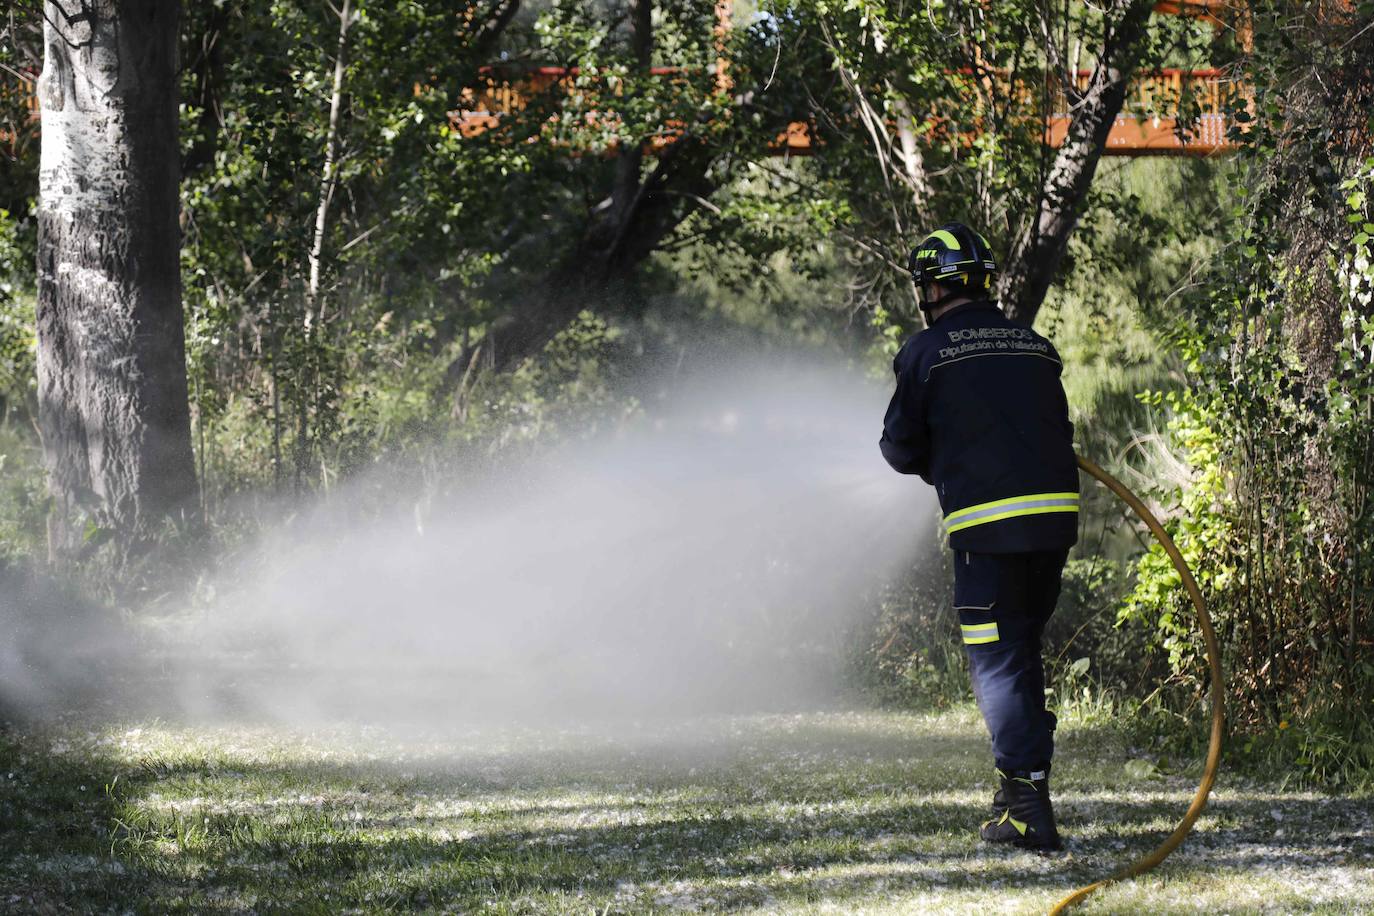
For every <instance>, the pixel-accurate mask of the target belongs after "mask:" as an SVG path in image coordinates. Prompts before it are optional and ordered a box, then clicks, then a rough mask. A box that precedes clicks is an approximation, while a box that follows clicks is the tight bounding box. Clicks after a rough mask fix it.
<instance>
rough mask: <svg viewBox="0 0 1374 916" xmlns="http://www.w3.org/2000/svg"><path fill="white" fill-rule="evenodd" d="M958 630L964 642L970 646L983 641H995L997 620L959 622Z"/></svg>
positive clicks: (996, 637) (980, 643)
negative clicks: (988, 621)
mask: <svg viewBox="0 0 1374 916" xmlns="http://www.w3.org/2000/svg"><path fill="white" fill-rule="evenodd" d="M959 630H960V631H961V632H962V634H963V637H964V643H965V644H966V645H970V646H977V645H982V644H983V643H989V642H997V639H998V636H997V621H995V620H994V621H993V622H992V623H974V624H967V623H964V624H960V625H959Z"/></svg>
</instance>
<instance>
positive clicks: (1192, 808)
mask: <svg viewBox="0 0 1374 916" xmlns="http://www.w3.org/2000/svg"><path fill="white" fill-rule="evenodd" d="M1078 466H1079V467H1080V468H1082V469H1083V470H1084V471H1086V472H1087V473H1089V474H1091V475H1092V476H1093V477H1095V478H1097V479H1098V480H1099V481H1101V482H1102V483H1103V484H1104V485H1105V486H1106V487H1107V489H1109V490H1111V491H1112V492H1113V493H1115V494H1116V495H1117V496H1119V497H1120V498H1121V500H1122V501H1123V502H1124V503H1126V505H1128V506H1130V507H1131V508H1132V509H1133V510H1134V511H1135V514H1136V515H1138V516H1140V520H1141V521H1143V522H1144V523H1145V524H1146V526H1147V527H1148V528H1149V529H1150V533H1151V534H1153V535H1154V536H1155V540H1157V541H1159V543H1160V546H1162V547H1163V548H1164V552H1165V553H1167V554H1168V555H1169V559H1170V560H1172V561H1173V563H1174V568H1175V569H1177V570H1178V574H1179V577H1180V578H1181V579H1182V580H1183V588H1184V590H1185V591H1187V592H1188V597H1189V598H1191V599H1192V601H1193V607H1195V608H1197V617H1198V625H1199V626H1200V627H1201V628H1202V639H1203V641H1204V642H1205V643H1206V644H1207V667H1208V668H1209V669H1210V670H1211V675H1212V738H1211V742H1210V743H1209V744H1208V746H1207V765H1206V766H1204V767H1203V769H1202V782H1201V783H1199V784H1198V787H1197V794H1196V795H1194V796H1193V803H1192V804H1191V805H1189V806H1188V810H1187V812H1186V813H1185V814H1184V815H1183V820H1181V821H1179V822H1178V826H1177V827H1175V828H1174V832H1173V833H1171V834H1169V836H1168V837H1167V838H1165V840H1164V842H1163V843H1160V844H1159V847H1158V848H1156V849H1155V850H1154V851H1153V852H1150V853H1149V854H1148V855H1145V856H1143V857H1142V858H1140V859H1139V860H1137V861H1135V862H1132V863H1131V864H1130V865H1127V866H1126V867H1125V868H1123V869H1121V870H1120V871H1118V872H1117V873H1116V874H1114V875H1111V876H1110V877H1107V878H1103V879H1102V880H1101V881H1097V882H1095V883H1093V884H1089V885H1087V886H1086V887H1080V888H1079V889H1078V890H1076V891H1074V892H1073V893H1072V894H1069V896H1067V897H1065V898H1064V899H1063V900H1061V901H1059V902H1058V903H1057V904H1055V905H1054V909H1052V910H1050V916H1057V914H1059V913H1063V912H1064V911H1066V910H1068V909H1069V908H1070V907H1072V906H1074V905H1075V904H1078V903H1081V902H1082V901H1083V899H1084V898H1086V897H1087V896H1088V895H1089V894H1091V893H1092V892H1093V891H1095V890H1097V889H1098V888H1100V887H1106V886H1107V885H1108V884H1111V883H1112V882H1114V881H1122V880H1124V879H1126V878H1134V877H1136V876H1137V875H1143V874H1144V873H1145V872H1147V871H1149V870H1150V869H1152V868H1154V867H1155V866H1156V865H1158V864H1159V863H1161V862H1163V861H1164V860H1165V859H1166V858H1167V857H1168V855H1169V853H1171V852H1173V851H1174V850H1175V849H1177V848H1178V846H1179V844H1180V843H1182V842H1183V839H1184V837H1186V836H1187V835H1188V833H1189V831H1191V830H1192V829H1193V823H1194V822H1195V821H1196V820H1197V819H1198V816H1199V815H1200V814H1202V809H1203V808H1205V807H1206V806H1207V796H1208V795H1209V794H1211V791H1212V785H1213V784H1214V783H1215V782H1216V781H1217V768H1218V767H1220V766H1221V732H1222V726H1223V724H1224V723H1225V718H1226V712H1225V708H1224V706H1225V698H1224V696H1223V688H1222V677H1221V650H1220V649H1219V648H1218V647H1217V635H1216V633H1215V631H1213V629H1212V618H1211V617H1209V616H1208V615H1207V605H1206V604H1204V603H1203V600H1202V591H1201V590H1200V589H1199V588H1198V587H1197V581H1196V580H1194V579H1193V573H1192V570H1190V569H1189V568H1188V564H1187V562H1185V561H1184V559H1183V554H1181V553H1179V551H1178V547H1176V546H1175V545H1174V541H1173V539H1172V538H1170V537H1169V534H1168V532H1166V531H1165V530H1164V526H1163V525H1161V524H1160V523H1159V519H1157V518H1155V517H1154V514H1153V513H1152V512H1150V510H1149V509H1147V508H1146V507H1145V504H1144V503H1143V502H1141V501H1140V498H1139V497H1137V496H1136V495H1135V494H1134V493H1132V492H1131V491H1130V490H1128V489H1126V486H1125V484H1123V483H1122V482H1121V481H1119V480H1117V479H1116V478H1115V477H1113V476H1112V475H1110V474H1108V473H1107V472H1106V471H1104V470H1102V469H1101V468H1100V467H1098V466H1097V465H1096V464H1093V463H1092V462H1091V461H1089V460H1088V459H1087V458H1084V457H1083V456H1082V455H1079V456H1078Z"/></svg>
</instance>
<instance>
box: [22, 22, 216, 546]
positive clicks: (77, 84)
mask: <svg viewBox="0 0 1374 916" xmlns="http://www.w3.org/2000/svg"><path fill="white" fill-rule="evenodd" d="M178 15H179V9H178V3H177V2H175V0H48V2H46V3H45V4H44V17H45V20H46V23H45V26H44V49H45V55H44V58H45V59H44V64H43V74H42V76H41V77H40V79H39V86H38V96H39V102H40V104H41V106H42V118H43V121H42V124H43V128H42V158H41V164H40V173H39V205H38V233H39V239H38V394H39V423H40V428H41V430H42V434H43V451H44V457H45V461H46V464H47V469H48V486H49V490H50V492H51V494H52V497H53V508H52V512H51V515H50V519H49V529H48V533H49V550H50V552H51V553H52V555H53V556H54V557H55V558H62V557H66V556H71V555H72V554H73V553H75V552H76V550H77V548H79V547H80V546H81V541H82V531H83V527H85V526H86V525H88V524H90V523H91V522H94V523H95V524H96V525H98V526H100V527H102V528H106V529H110V530H112V531H113V533H114V534H115V536H116V537H117V539H118V540H119V541H120V543H121V545H122V546H123V547H124V548H125V549H126V550H127V549H129V548H133V547H136V546H138V545H139V544H141V543H145V542H146V538H147V537H148V536H149V535H150V534H152V533H153V531H154V529H155V528H156V526H158V525H159V524H161V523H162V521H163V520H164V519H166V518H168V517H172V518H181V517H183V516H185V515H186V514H187V513H190V512H193V511H194V506H195V498H194V497H195V490H196V478H195V468H194V464H193V461H192V455H191V427H190V416H189V409H188V405H187V391H186V354H185V339H184V331H183V328H182V309H181V274H180V264H179V249H180V230H179V227H178V223H177V219H178V200H177V184H178V151H177V92H176V86H177V72H176V69H177V65H176V49H177V20H178Z"/></svg>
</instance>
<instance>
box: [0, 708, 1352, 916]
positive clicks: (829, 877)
mask: <svg viewBox="0 0 1374 916" xmlns="http://www.w3.org/2000/svg"><path fill="white" fill-rule="evenodd" d="M60 735H61V733H60V732H41V731H36V732H25V733H23V734H11V735H9V736H4V735H0V850H3V852H4V855H3V858H0V910H8V911H13V912H70V911H73V910H75V911H86V912H107V911H120V912H122V911H125V910H128V909H133V910H135V911H138V912H157V913H162V912H176V911H183V912H197V913H201V912H246V911H248V910H250V909H251V910H256V911H258V912H264V911H269V912H270V911H285V910H289V911H292V912H302V911H305V912H308V911H312V910H314V911H319V912H336V911H338V910H341V909H350V908H359V909H363V910H367V911H374V910H386V909H392V910H402V911H406V910H414V909H426V908H440V909H445V910H450V911H451V910H459V911H464V912H469V911H497V912H500V911H507V912H548V911H556V910H566V911H573V912H589V911H592V910H595V911H596V912H603V911H604V910H606V908H607V907H608V906H609V907H610V911H611V912H628V911H643V910H644V909H646V908H648V909H652V908H656V907H661V908H670V907H674V906H678V907H699V908H705V909H712V910H734V909H746V908H749V907H754V906H758V905H761V904H764V903H768V902H770V901H771V904H772V905H781V906H787V905H800V904H803V903H807V902H818V901H822V900H824V901H826V902H828V903H832V904H836V905H844V904H846V903H858V902H860V901H862V900H865V899H869V898H875V897H880V896H881V895H888V894H897V893H900V894H917V895H921V894H930V895H941V894H964V895H973V896H975V897H976V896H977V895H979V894H983V893H989V894H992V893H996V894H999V895H1005V894H1007V893H1008V892H1011V891H1019V892H1023V893H1025V894H1029V895H1038V894H1041V893H1046V894H1053V893H1058V892H1061V891H1063V890H1064V888H1066V887H1068V886H1069V885H1073V884H1078V883H1081V882H1084V881H1086V880H1089V879H1093V878H1097V877H1101V876H1102V875H1103V874H1105V873H1107V872H1109V871H1111V870H1114V869H1115V868H1116V867H1118V866H1119V865H1121V864H1124V863H1125V862H1127V861H1129V860H1130V859H1132V858H1133V857H1135V856H1137V855H1139V854H1140V853H1142V852H1144V851H1146V850H1147V849H1149V848H1151V847H1152V846H1153V845H1154V844H1155V843H1157V842H1158V840H1159V839H1161V838H1162V836H1163V833H1164V831H1163V830H1161V829H1160V826H1159V825H1160V821H1161V818H1163V819H1165V820H1172V818H1174V817H1176V816H1177V815H1178V814H1180V813H1181V811H1182V807H1183V805H1182V803H1181V798H1182V794H1181V793H1179V792H1177V791H1166V790H1164V789H1158V790H1153V794H1151V795H1148V796H1146V797H1143V798H1142V797H1132V796H1131V795H1129V794H1124V795H1123V798H1122V799H1121V800H1119V801H1118V800H1113V801H1097V800H1093V799H1084V798H1082V797H1079V798H1075V797H1074V796H1073V793H1072V792H1071V791H1070V792H1068V793H1066V794H1065V800H1066V802H1067V804H1066V806H1065V811H1066V815H1067V816H1066V817H1065V818H1064V820H1065V826H1066V828H1067V829H1068V831H1069V832H1070V834H1071V836H1073V835H1074V834H1075V833H1078V834H1079V835H1078V836H1073V838H1072V839H1071V851H1072V853H1073V855H1072V856H1071V857H1070V858H1068V859H1061V860H1044V859H1038V858H1036V857H1033V856H1030V855H1028V854H1025V853H1016V852H1009V851H1002V850H992V849H988V848H986V847H982V846H980V845H979V844H978V843H977V841H976V840H975V839H974V835H973V832H972V828H973V827H974V826H975V824H976V821H977V820H978V819H979V818H980V817H981V816H982V813H983V812H982V810H980V809H979V808H975V807H971V806H970V805H969V804H968V802H967V801H966V799H967V796H968V793H969V790H970V788H971V787H970V775H969V774H968V773H966V772H964V771H965V770H966V767H967V765H968V764H967V761H968V760H969V759H970V758H972V757H976V756H977V755H979V754H981V753H983V751H984V742H983V740H982V738H981V736H980V735H977V734H970V735H968V736H967V737H960V736H952V735H934V736H925V737H922V736H919V735H913V736H912V737H911V738H910V739H907V740H896V739H893V737H892V734H891V731H890V730H885V731H884V732H883V733H882V734H879V735H869V736H865V735H864V734H862V730H856V729H855V728H853V727H850V726H835V727H831V726H826V725H824V724H822V725H820V726H818V727H810V728H807V729H804V730H798V731H797V732H796V733H794V734H793V733H783V734H773V733H769V734H765V735H761V736H759V737H758V738H757V739H753V740H750V741H746V742H744V743H741V744H738V745H736V746H735V748H734V751H733V752H732V751H731V750H730V749H729V748H717V749H716V751H715V752H713V753H712V754H710V755H708V756H707V757H706V758H705V759H704V760H703V759H699V758H682V757H676V758H675V757H672V756H671V755H665V753H664V752H663V749H662V748H660V749H659V751H658V752H655V753H649V754H643V755H638V756H634V757H633V758H632V759H631V760H630V761H629V762H628V763H627V762H626V761H624V760H621V761H619V762H617V761H615V760H607V757H606V754H605V752H604V751H602V752H583V751H578V750H573V749H565V750H560V751H553V752H543V753H540V754H538V755H530V754H529V753H525V752H512V753H510V754H503V753H501V752H498V751H490V752H480V751H472V752H469V753H468V754H467V755H464V754H458V755H456V756H455V757H450V758H445V759H439V758H435V759H433V760H429V761H420V762H417V761H413V760H412V761H407V762H406V765H405V768H404V769H402V768H401V767H400V766H399V765H393V764H385V763H377V764H368V763H362V764H349V763H336V762H329V761H321V760H311V759H302V760H300V761H297V762H292V761H285V762H279V763H257V762H248V761H243V760H238V759H233V758H232V757H224V758H220V759H211V758H204V759H172V760H165V759H163V760H158V759H149V760H144V761H141V762H136V763H135V765H133V766H131V765H130V763H129V761H128V760H119V759H116V757H115V756H113V755H112V754H110V753H107V752H105V751H102V750H100V746H98V745H97V746H96V748H95V749H94V750H87V751H84V752H79V753H78V752H57V753H54V751H53V744H54V742H55V741H60V740H61V737H60ZM866 737H867V738H872V739H874V740H872V741H869V740H866ZM917 749H919V750H920V754H919V755H917V754H914V753H912V752H913V751H915V750H917ZM770 751H771V752H773V753H774V754H775V755H776V756H777V758H778V759H779V760H781V761H782V762H781V763H778V764H776V765H770V764H768V763H767V761H766V758H767V757H768V756H769V752H770ZM907 761H909V762H910V764H909V765H910V766H911V767H912V768H913V772H911V773H910V774H909V779H910V782H905V781H903V779H902V776H903V768H904V762H907ZM918 764H919V765H920V766H922V767H924V769H923V770H922V771H921V772H920V773H919V774H918V773H916V772H914V767H915V766H917V765H918ZM493 768H494V771H493ZM409 771H418V772H409ZM9 774H13V775H12V776H11V775H9ZM627 780H628V782H627ZM918 780H919V782H920V783H924V785H922V784H918ZM942 784H943V785H950V786H952V787H958V788H957V790H956V792H957V796H956V797H957V800H955V799H951V798H950V797H948V796H941V795H940V794H939V793H938V792H932V789H933V788H934V787H935V786H936V785H942ZM1131 791H1132V792H1133V793H1134V794H1135V795H1136V796H1139V795H1140V794H1141V793H1140V787H1133V788H1132V790H1131ZM587 792H592V793H601V794H602V795H603V796H604V800H601V801H590V802H588V801H585V800H584V799H583V798H582V797H581V796H583V795H584V794H585V793H587ZM560 797H563V798H566V799H567V801H566V802H559V801H558V799H559V798H560ZM169 802H174V804H169ZM431 803H437V807H434V808H433V809H432V810H433V811H435V812H437V813H426V812H427V811H428V810H430V809H429V808H427V807H426V806H429V805H431ZM1274 804H1275V802H1274V800H1273V797H1272V796H1269V795H1266V796H1263V797H1259V798H1255V799H1248V800H1247V799H1245V798H1243V797H1236V796H1235V793H1228V797H1227V798H1226V800H1224V801H1221V802H1218V803H1216V804H1214V805H1213V806H1212V808H1210V809H1209V824H1208V828H1207V829H1208V831H1209V832H1208V834H1207V835H1206V836H1205V838H1200V841H1201V842H1203V844H1204V848H1206V854H1205V856H1187V857H1180V858H1177V859H1175V860H1173V861H1171V863H1170V865H1169V866H1168V870H1169V872H1170V874H1171V875H1172V876H1174V877H1182V876H1188V875H1198V874H1201V875H1211V874H1225V873H1228V872H1240V871H1245V870H1247V869H1251V868H1254V867H1257V866H1261V865H1265V864H1267V863H1272V861H1274V860H1275V859H1279V858H1283V857H1285V856H1291V855H1292V854H1293V846H1294V844H1295V843H1299V842H1300V841H1299V840H1297V839H1296V838H1294V837H1293V836H1292V835H1291V834H1290V835H1289V836H1288V837H1287V838H1285V837H1284V836H1283V835H1282V834H1279V835H1276V833H1275V830H1274V824H1275V821H1274V817H1273V810H1274ZM1283 804H1284V808H1285V811H1286V812H1287V814H1286V815H1285V816H1286V818H1287V822H1288V823H1289V824H1290V825H1293V826H1295V827H1296V826H1298V825H1300V824H1302V823H1303V822H1304V817H1306V816H1307V815H1308V814H1311V813H1313V812H1308V811H1307V810H1306V808H1307V807H1315V808H1320V809H1321V813H1322V816H1323V818H1331V817H1334V818H1335V819H1336V820H1338V821H1339V820H1340V819H1342V818H1350V819H1353V820H1352V822H1359V821H1360V819H1361V818H1365V819H1367V817H1368V815H1367V814H1365V813H1364V806H1363V805H1362V804H1361V803H1360V802H1359V801H1358V800H1354V799H1323V800H1313V799H1306V800H1298V801H1296V802H1295V801H1293V800H1285V801H1284V802H1283ZM1333 806H1334V808H1333ZM1308 820H1309V821H1311V820H1312V819H1311V818H1308ZM1190 842H1194V841H1190ZM1303 842H1306V845H1307V849H1306V853H1307V854H1312V855H1322V854H1324V853H1325V852H1326V851H1327V850H1328V847H1329V846H1331V845H1332V844H1343V845H1344V847H1345V849H1346V853H1345V854H1348V855H1354V856H1357V857H1358V856H1364V857H1370V856H1371V853H1374V845H1372V844H1374V837H1371V836H1370V835H1369V834H1368V832H1363V833H1352V834H1351V835H1350V836H1348V837H1345V838H1344V839H1342V838H1340V837H1336V838H1331V837H1329V836H1327V835H1325V834H1324V835H1323V836H1322V837H1320V838H1318V837H1311V838H1307V840H1306V841H1303ZM994 887H995V888H996V889H997V890H996V891H995V892H994V891H992V888H994ZM992 899H993V898H992V897H989V900H990V901H991V900H992ZM1001 899H1004V900H1005V899H1008V898H1005V897H1003V898H1001Z"/></svg>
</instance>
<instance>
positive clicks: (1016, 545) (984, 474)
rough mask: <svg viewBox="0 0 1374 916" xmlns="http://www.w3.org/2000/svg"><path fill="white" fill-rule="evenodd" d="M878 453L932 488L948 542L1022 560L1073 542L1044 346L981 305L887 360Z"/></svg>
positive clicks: (1057, 388) (1062, 403) (1060, 418)
mask: <svg viewBox="0 0 1374 916" xmlns="http://www.w3.org/2000/svg"><path fill="white" fill-rule="evenodd" d="M892 368H893V370H894V371H895V372H896V374H897V391H896V393H895V394H894V395H893V396H892V403H891V405H889V407H888V409H887V417H886V418H885V419H884V421H883V438H882V441H881V443H880V447H881V448H882V450H883V457H884V458H886V459H887V463H888V464H890V465H892V467H893V468H895V469H896V470H898V471H900V472H902V473H903V474H920V475H921V478H922V479H923V480H925V481H926V482H927V483H930V484H933V485H934V486H935V491H936V493H937V494H938V495H939V498H940V507H941V508H942V509H943V510H944V514H945V530H946V531H948V532H949V544H950V546H951V547H952V548H955V549H957V550H967V551H971V552H974V553H1023V552H1028V551H1035V550H1055V549H1063V548H1065V547H1069V546H1070V545H1072V544H1073V543H1074V542H1075V541H1077V540H1078V466H1077V461H1076V460H1075V458H1074V451H1073V424H1072V423H1070V422H1069V406H1068V401H1067V400H1066V398H1065V397H1064V386H1063V385H1062V384H1061V383H1060V381H1059V375H1060V371H1061V370H1062V368H1063V365H1062V364H1061V363H1060V360H1059V354H1058V353H1057V352H1056V351H1055V349H1054V347H1053V346H1052V345H1051V344H1050V342H1049V341H1048V340H1046V339H1045V338H1043V337H1041V336H1040V335H1039V334H1037V333H1035V332H1034V331H1032V330H1030V329H1029V328H1024V327H1021V326H1020V325H1017V324H1014V323H1012V322H1011V321H1009V320H1008V319H1007V317H1006V316H1005V315H1003V314H1002V310H1001V309H999V308H998V307H997V306H996V305H995V304H993V303H991V302H988V301H979V302H969V303H966V304H963V305H957V306H955V307H954V308H952V309H950V310H949V311H948V312H946V313H944V314H943V315H941V316H940V318H939V320H937V321H936V322H935V323H934V324H933V325H932V326H931V327H929V328H927V329H926V330H924V331H922V332H920V333H919V334H917V335H915V336H914V337H912V338H911V339H910V340H908V341H907V342H906V344H905V345H904V346H903V347H902V349H901V351H900V352H898V354H897V358H896V359H895V360H894V361H893V364H892Z"/></svg>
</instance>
